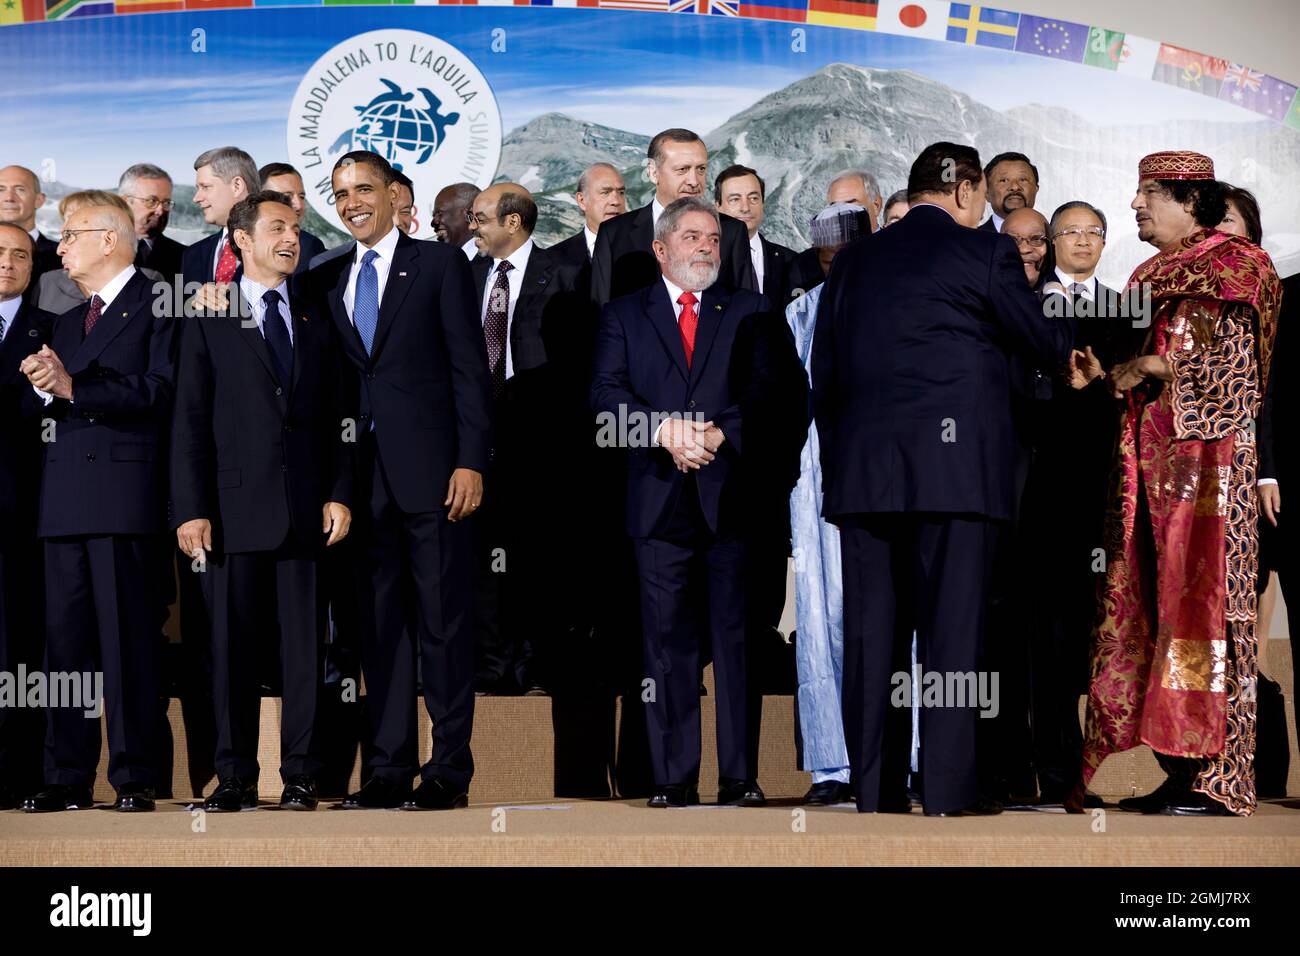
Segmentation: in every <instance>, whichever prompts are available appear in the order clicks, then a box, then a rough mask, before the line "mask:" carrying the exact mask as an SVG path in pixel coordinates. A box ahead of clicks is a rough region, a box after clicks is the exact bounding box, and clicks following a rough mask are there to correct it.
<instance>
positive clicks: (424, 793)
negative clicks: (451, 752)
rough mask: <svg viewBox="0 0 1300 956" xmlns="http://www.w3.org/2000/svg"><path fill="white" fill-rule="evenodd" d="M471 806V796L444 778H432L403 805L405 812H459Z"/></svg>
mask: <svg viewBox="0 0 1300 956" xmlns="http://www.w3.org/2000/svg"><path fill="white" fill-rule="evenodd" d="M467 806H469V794H468V793H466V792H465V791H464V790H462V789H461V788H460V787H458V786H456V785H455V784H454V783H452V782H450V781H449V780H444V779H443V778H442V777H430V778H429V779H428V780H425V781H424V782H423V783H421V784H420V785H419V786H418V787H416V788H415V793H413V794H411V796H410V798H409V799H407V800H406V802H405V803H403V804H402V809H403V810H459V809H460V808H461V807H467Z"/></svg>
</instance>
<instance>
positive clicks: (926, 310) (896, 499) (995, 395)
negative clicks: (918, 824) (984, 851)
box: [812, 204, 1073, 812]
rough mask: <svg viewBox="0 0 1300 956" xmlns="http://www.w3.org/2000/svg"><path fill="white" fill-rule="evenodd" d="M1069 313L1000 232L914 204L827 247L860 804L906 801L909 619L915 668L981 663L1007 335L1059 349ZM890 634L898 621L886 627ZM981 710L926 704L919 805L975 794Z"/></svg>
mask: <svg viewBox="0 0 1300 956" xmlns="http://www.w3.org/2000/svg"><path fill="white" fill-rule="evenodd" d="M1072 336H1073V329H1072V327H1071V325H1070V323H1069V322H1068V321H1066V320H1062V321H1052V320H1048V319H1047V318H1045V317H1044V315H1043V313H1042V309H1041V307H1040V305H1039V302H1038V299H1037V297H1036V296H1035V295H1034V294H1033V292H1032V291H1030V289H1029V287H1028V285H1027V284H1026V283H1025V274H1024V269H1023V268H1022V267H1021V263H1020V257H1019V256H1018V255H1017V254H1016V250H1015V246H1014V245H1013V244H1012V243H1011V241H1010V240H1009V239H1005V238H1002V237H999V236H988V235H985V234H984V233H982V232H980V231H977V230H972V229H967V228H965V227H963V226H961V225H959V224H958V223H957V222H956V221H954V220H953V218H952V217H951V216H950V215H948V213H947V212H946V211H945V210H943V209H941V208H938V207H935V206H931V205H925V204H923V205H918V206H913V207H912V209H911V210H910V211H909V212H908V214H907V216H906V217H905V218H904V219H902V220H901V221H900V222H897V223H895V224H894V225H893V226H891V227H890V228H889V229H885V230H881V231H880V232H876V233H873V234H872V235H870V236H866V237H864V238H862V239H859V240H857V241H855V242H853V243H851V244H850V245H849V246H847V247H846V248H845V249H844V250H842V251H841V252H840V253H839V255H838V256H836V259H835V264H834V266H832V268H831V273H830V276H829V277H828V279H827V284H826V288H825V289H824V290H823V293H822V301H821V312H820V315H819V319H818V323H817V337H816V340H815V342H814V344H813V361H812V384H813V401H814V409H815V414H816V421H817V429H818V433H819V435H820V437H821V458H822V471H823V494H824V498H823V514H824V515H825V516H826V518H827V519H828V520H831V521H833V522H835V523H836V524H838V525H839V526H840V529H841V550H842V552H843V555H842V557H843V573H844V699H843V711H844V730H845V737H846V741H847V743H848V752H849V760H850V764H851V766H852V775H853V784H852V785H853V786H854V788H855V791H856V794H857V801H858V810H859V811H860V812H871V811H876V810H879V809H882V808H888V809H892V808H895V807H898V806H899V805H900V804H905V801H906V798H905V795H904V785H905V779H906V773H907V764H908V753H907V749H906V748H905V747H902V746H899V745H898V743H899V741H900V739H905V738H900V736H899V735H897V734H895V733H892V732H891V731H892V730H893V729H895V728H896V725H897V724H898V723H899V722H900V721H905V720H906V719H907V715H908V711H907V710H906V709H904V708H901V707H892V708H891V706H890V702H889V701H890V697H891V689H892V688H891V683H892V682H891V677H892V675H894V674H899V673H902V674H903V675H905V676H906V675H907V672H908V666H907V665H908V656H909V655H908V649H907V647H906V642H905V641H903V640H902V639H901V636H902V635H903V634H905V633H906V632H907V630H908V628H900V627H898V624H899V621H900V620H902V621H904V622H907V623H912V622H914V624H915V627H916V631H917V638H918V649H917V655H918V660H919V662H920V663H921V665H922V667H923V668H924V670H925V671H926V672H933V671H937V672H943V673H948V674H955V673H974V672H977V671H978V670H979V669H980V668H981V666H982V657H981V652H982V649H983V633H982V632H983V621H984V613H985V602H986V599H987V593H986V592H987V584H988V582H987V578H986V567H987V563H988V560H989V557H990V554H991V545H992V542H993V523H994V522H1002V521H1007V520H1009V519H1010V518H1011V515H1012V512H1013V507H1014V497H1015V487H1014V484H1015V483H1014V478H1013V460H1014V455H1015V440H1016V439H1015V435H1014V431H1013V426H1012V421H1011V410H1010V403H1011V383H1010V372H1009V368H1008V366H1009V358H1008V353H1009V352H1010V351H1011V350H1018V351H1023V352H1024V353H1026V355H1027V356H1028V357H1029V358H1030V359H1031V360H1032V361H1033V362H1034V363H1035V364H1040V365H1046V366H1048V367H1056V366H1059V365H1061V364H1062V363H1064V362H1065V360H1066V357H1067V356H1068V354H1069V346H1070V343H1071V341H1072ZM896 635H897V636H896ZM977 719H978V718H977V716H976V710H975V708H974V706H973V705H971V704H970V702H968V704H967V706H965V707H960V708H958V707H947V708H923V709H922V712H921V740H922V741H923V745H924V746H923V748H922V764H923V766H922V771H923V775H924V795H923V796H924V802H925V809H926V811H927V812H950V811H954V810H959V809H962V808H964V807H966V806H968V805H970V804H972V803H974V802H975V800H976V797H977V792H976V773H975V771H976V765H975V757H974V754H975V727H976V722H977Z"/></svg>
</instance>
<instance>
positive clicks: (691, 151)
mask: <svg viewBox="0 0 1300 956" xmlns="http://www.w3.org/2000/svg"><path fill="white" fill-rule="evenodd" d="M646 156H647V162H646V172H647V174H648V175H649V177H650V181H651V182H652V183H654V185H655V193H654V197H653V198H652V199H651V200H650V204H649V205H646V206H642V207H641V208H640V209H634V210H633V211H632V212H626V213H624V214H623V215H621V216H615V217H614V218H613V219H610V220H609V221H608V222H606V223H604V224H603V225H602V226H601V228H600V233H599V234H598V235H597V237H596V245H595V247H594V249H593V251H592V254H591V297H592V299H593V300H595V302H596V304H597V305H600V306H603V305H604V304H605V303H606V302H609V301H610V300H611V299H617V298H619V297H620V296H625V295H629V294H631V293H633V292H636V291H638V290H640V289H644V288H645V287H646V286H648V285H653V284H654V283H656V282H657V281H659V263H658V260H657V259H656V258H655V251H654V238H655V225H656V224H657V223H658V222H659V217H660V216H661V215H662V214H663V211H664V208H665V207H667V206H668V204H669V203H671V202H673V201H674V200H677V199H681V198H684V197H690V196H703V195H704V190H705V188H706V187H707V185H708V181H709V151H708V150H707V149H706V148H705V146H704V141H703V140H702V139H700V138H699V137H698V136H697V135H695V134H694V133H692V132H691V131H690V130H688V129H666V130H664V131H663V132H662V133H658V134H656V136H655V137H654V138H653V139H652V140H650V146H649V148H648V149H647V151H646ZM720 218H721V221H722V235H721V239H720V243H721V244H720V252H721V257H722V263H721V266H720V268H719V271H718V278H717V280H716V281H717V282H718V283H719V286H718V291H720V292H722V291H728V292H729V291H731V290H733V289H753V288H754V270H753V268H752V267H751V266H750V262H749V239H748V236H747V234H746V232H745V224H744V223H742V222H740V221H739V220H736V219H732V218H731V217H730V216H722V217H720Z"/></svg>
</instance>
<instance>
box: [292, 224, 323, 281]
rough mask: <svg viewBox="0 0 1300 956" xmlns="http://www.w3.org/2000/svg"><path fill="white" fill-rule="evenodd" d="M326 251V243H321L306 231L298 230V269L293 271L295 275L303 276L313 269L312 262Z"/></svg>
mask: <svg viewBox="0 0 1300 956" xmlns="http://www.w3.org/2000/svg"><path fill="white" fill-rule="evenodd" d="M324 251H325V243H323V242H321V241H320V240H319V239H317V238H316V237H315V236H314V235H312V234H311V233H310V232H308V231H307V230H306V229H300V230H298V268H296V269H294V270H293V274H294V275H301V274H302V273H304V272H306V271H307V270H308V269H310V268H311V263H312V260H313V259H315V258H316V257H317V256H318V255H320V254H321V253H322V252H324Z"/></svg>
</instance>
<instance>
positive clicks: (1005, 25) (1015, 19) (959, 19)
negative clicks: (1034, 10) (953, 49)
mask: <svg viewBox="0 0 1300 956" xmlns="http://www.w3.org/2000/svg"><path fill="white" fill-rule="evenodd" d="M1019 24H1020V14H1018V13H1011V12H1009V11H1007V10H994V9H993V8H992V7H981V6H978V5H976V4H970V3H954V4H952V5H951V6H950V7H949V8H948V39H949V40H951V41H952V42H953V43H967V44H971V45H977V46H992V47H997V48H998V49H1000V50H1011V49H1014V48H1015V45H1016V30H1017V29H1018V27H1019Z"/></svg>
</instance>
